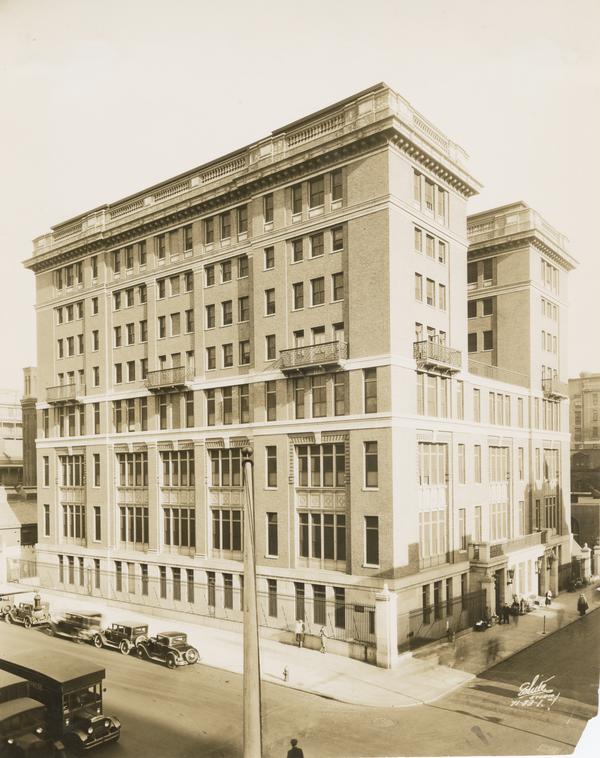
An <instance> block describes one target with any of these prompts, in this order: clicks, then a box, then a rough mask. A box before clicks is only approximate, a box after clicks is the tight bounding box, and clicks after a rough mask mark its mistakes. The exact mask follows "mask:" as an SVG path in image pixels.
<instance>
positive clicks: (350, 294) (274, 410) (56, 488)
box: [26, 85, 571, 645]
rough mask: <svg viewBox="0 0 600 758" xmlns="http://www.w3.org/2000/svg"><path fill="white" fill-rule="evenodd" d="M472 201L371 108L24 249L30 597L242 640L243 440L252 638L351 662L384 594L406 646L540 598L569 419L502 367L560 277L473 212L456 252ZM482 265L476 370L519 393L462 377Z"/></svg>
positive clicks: (564, 530)
mask: <svg viewBox="0 0 600 758" xmlns="http://www.w3.org/2000/svg"><path fill="white" fill-rule="evenodd" d="M478 187H479V185H478V183H477V182H476V181H475V180H474V179H473V178H472V177H471V176H470V174H469V173H468V171H467V168H466V154H465V153H464V151H463V150H462V149H461V148H460V147H458V146H457V145H456V144H454V143H453V142H451V141H450V140H449V139H447V138H446V137H445V136H444V135H443V134H442V133H441V132H440V131H439V130H438V129H437V128H436V127H434V126H433V125H432V124H431V123H429V122H428V121H427V120H426V119H425V118H424V117H423V116H421V115H420V114H419V113H418V112H417V111H415V110H414V109H413V108H412V106H411V105H410V104H409V103H407V102H406V101H405V100H404V99H403V98H402V97H400V96H399V95H397V94H396V93H394V92H393V91H391V90H390V89H389V88H388V87H387V86H385V85H377V86H375V87H373V88H371V89H369V90H366V91H364V92H361V93H358V94H357V95H355V96H353V97H351V98H349V99H347V100H345V101H342V102H340V103H337V104H335V105H333V106H331V107H329V108H327V109H325V110H323V111H320V112H318V113H316V114H313V115H311V116H309V117H307V118H305V119H302V120H300V121H298V122H295V123H293V124H290V125H288V126H286V127H284V128H281V129H278V130H277V131H275V132H273V133H272V134H271V136H269V137H267V138H265V139H264V140H261V141H259V142H257V143H255V144H252V145H250V146H249V147H246V148H244V149H242V150H240V151H238V152H235V153H233V154H230V155H228V156H226V157H224V158H222V159H219V160H217V161H215V162H213V163H211V164H208V165H205V166H201V167H199V168H197V169H193V170H192V171H190V172H188V173H186V174H183V175H181V176H178V177H175V178H174V179H172V180H169V181H167V182H165V183H162V184H160V185H157V186H155V187H151V188H149V189H146V190H144V191H142V192H140V193H138V194H136V195H133V196H131V197H128V198H125V199H124V200H121V201H118V202H116V203H112V204H109V205H106V206H102V207H100V208H97V209H95V210H93V211H91V212H89V213H85V214H83V215H81V216H78V217H76V218H74V219H71V220H69V221H67V222H64V223H62V224H59V225H57V226H55V227H53V229H52V231H51V232H50V233H49V234H47V235H44V236H43V237H39V238H38V239H36V240H35V242H34V255H33V257H32V258H31V259H30V260H29V261H27V263H26V265H27V266H28V267H29V268H30V269H31V270H33V271H34V272H35V274H36V282H37V319H38V387H39V392H38V397H39V402H38V427H39V429H38V433H39V434H38V436H39V439H38V492H39V520H40V542H39V549H38V557H39V570H40V577H41V578H42V581H44V582H47V583H49V584H58V585H60V586H63V587H64V588H65V589H68V590H70V591H79V592H83V593H86V594H90V595H92V596H93V595H95V594H97V595H99V596H100V595H101V596H109V597H111V598H113V599H117V600H123V601H125V602H130V603H133V604H136V605H143V604H150V605H153V606H156V607H160V608H167V609H170V610H171V611H173V610H175V611H182V612H185V611H187V612H193V613H197V614H200V615H205V616H214V617H217V618H229V619H233V620H239V619H241V610H240V607H241V606H240V594H241V592H242V591H243V574H242V570H243V566H242V549H243V545H242V535H243V528H242V524H243V517H244V502H243V496H242V488H241V484H242V482H241V466H240V454H241V448H242V447H243V446H246V445H251V446H252V448H253V450H254V462H255V466H254V469H255V498H256V545H257V562H258V574H259V576H258V582H259V591H260V594H261V609H260V621H261V624H262V625H263V626H265V627H267V626H268V627H271V628H274V629H290V628H292V626H293V623H294V619H295V618H297V617H304V618H305V619H306V621H307V624H308V629H309V631H315V630H316V631H318V629H320V626H321V625H322V624H326V625H327V626H328V627H329V628H330V631H331V632H332V633H333V634H334V636H336V637H337V638H339V639H347V640H359V641H361V642H366V643H367V645H368V644H370V643H372V642H373V641H374V631H375V630H374V612H373V606H374V598H375V594H376V593H377V592H378V591H379V590H381V589H382V588H383V585H384V583H386V584H387V585H388V587H389V588H390V590H392V591H393V593H394V594H395V595H396V596H397V602H398V642H399V644H400V645H402V644H405V643H406V642H407V641H408V640H410V639H411V638H412V637H430V636H433V635H435V634H439V633H441V631H440V630H443V629H445V623H446V620H447V617H448V616H450V617H451V622H452V623H453V624H455V625H458V624H461V625H464V624H467V623H471V621H472V616H473V614H477V613H481V612H482V608H483V607H484V606H486V605H487V606H493V605H494V604H495V603H499V602H502V601H503V600H504V599H505V598H507V597H509V596H510V595H511V594H512V593H513V592H514V593H519V594H530V593H533V592H537V591H538V590H540V591H545V589H546V588H547V587H549V586H552V588H553V590H554V591H557V589H558V564H559V563H568V561H569V555H568V524H569V512H568V509H569V502H568V497H565V498H563V496H562V490H563V489H565V488H567V489H568V463H567V464H565V463H564V460H563V455H565V456H567V457H566V458H565V460H566V461H568V430H567V422H566V417H565V418H563V416H565V412H564V411H562V410H561V408H562V406H563V405H564V404H562V403H561V402H557V404H556V408H557V410H556V411H553V412H552V413H554V415H552V413H550V416H549V417H547V416H546V415H545V414H542V413H541V411H540V408H541V405H540V404H541V403H542V402H543V400H544V398H545V397H548V398H550V395H548V393H547V392H546V390H545V389H543V388H542V384H541V383H540V371H539V370H537V369H536V368H535V367H536V366H537V363H535V361H534V359H533V358H532V359H531V364H530V365H529V366H528V367H527V366H524V365H521V363H519V362H518V361H519V360H520V359H519V357H518V356H514V354H513V353H514V352H517V351H522V352H523V353H527V351H529V350H533V349H534V348H533V343H534V342H535V344H536V345H539V336H538V335H537V334H536V335H535V336H534V334H533V328H532V327H531V323H533V322H536V321H538V320H539V319H538V315H537V314H538V313H539V310H540V303H539V298H540V297H541V296H542V295H541V294H540V293H542V292H543V297H544V298H545V299H547V300H548V301H549V302H552V303H555V304H561V307H562V302H563V301H564V289H562V290H561V298H562V300H561V299H560V298H559V297H558V295H557V293H550V292H546V289H545V285H542V282H540V281H539V272H540V268H539V266H540V263H539V260H540V259H542V260H544V261H545V263H546V264H547V265H553V266H555V267H556V268H558V269H559V270H560V271H561V274H560V277H561V279H565V280H566V275H565V274H566V271H567V270H568V269H569V268H570V266H571V260H570V258H569V257H568V255H567V254H566V253H565V251H564V248H563V246H562V244H557V242H556V240H546V239H545V237H544V235H543V234H542V233H541V232H540V231H539V230H538V231H536V228H535V226H534V227H533V228H532V231H531V238H532V241H531V242H527V245H526V250H525V252H521V251H520V250H517V249H515V252H514V253H512V252H509V253H504V252H503V253H502V254H497V253H496V251H494V252H493V253H490V254H488V253H487V252H485V250H484V248H485V247H486V245H487V244H488V242H489V241H490V239H491V238H488V237H486V238H485V239H486V241H485V242H484V239H483V237H481V235H480V234H479V232H478V230H477V228H476V225H477V224H479V220H478V219H479V216H477V217H475V219H473V220H472V221H471V222H470V226H471V241H472V248H471V251H470V252H469V253H468V238H467V214H466V211H467V200H468V198H469V197H470V196H472V195H473V194H474V193H475V192H477V190H478ZM523 207H524V206H523ZM519 208H521V206H519ZM515 212H517V213H520V210H519V211H515ZM527 213H530V212H529V210H528V209H527ZM493 214H498V215H499V216H506V210H505V209H499V211H494V212H493ZM536 218H537V217H536ZM507 223H508V220H507ZM496 234H498V235H500V230H499V228H498V229H496V228H494V232H493V235H492V237H493V236H494V235H496ZM542 238H543V239H544V245H546V247H543V248H541V247H540V246H539V245H538V241H539V240H541V239H542ZM536 240H537V241H536ZM498 244H499V243H498ZM540 244H541V242H540ZM490 256H491V258H492V259H493V260H494V261H495V262H494V263H493V264H492V272H493V273H492V289H490V290H489V293H488V292H487V291H486V296H487V295H488V294H489V295H492V294H493V298H495V300H496V302H497V303H498V311H497V313H496V314H495V315H493V316H492V319H495V320H496V322H497V333H496V339H497V346H496V347H495V348H494V350H495V352H493V353H490V354H489V355H488V354H487V352H485V353H484V352H483V351H484V349H485V350H486V351H487V344H488V343H484V342H482V350H481V354H480V353H479V352H478V355H477V356H476V357H477V358H478V359H479V361H480V363H483V362H487V363H488V364H494V363H495V364H496V365H497V366H499V367H504V368H506V369H509V370H510V371H514V372H519V371H523V373H525V374H526V377H525V379H523V383H522V384H521V383H520V382H515V381H513V380H512V379H511V377H510V374H504V375H502V374H498V375H496V373H495V372H494V370H493V369H492V368H486V367H484V368H483V369H477V368H475V369H472V370H471V371H469V368H470V367H469V365H467V364H468V360H467V352H468V342H467V340H468V332H467V307H468V296H467V265H468V261H471V262H475V261H479V260H480V259H481V260H483V259H484V258H485V259H486V260H488V259H490ZM507 256H508V257H507ZM536 256H537V258H536ZM534 259H536V260H537V268H535V270H534V268H533V266H534ZM505 260H508V266H505V263H504V261H505ZM511 260H515V261H516V262H518V264H519V267H520V268H519V273H518V274H517V278H518V282H516V283H513V284H512V285H508V284H505V283H504V280H503V279H502V277H504V276H505V274H504V273H503V272H504V269H505V268H509V269H510V261H511ZM477 265H479V264H477ZM487 266H489V264H487V263H484V264H483V269H482V272H481V277H479V273H478V281H477V284H479V283H481V287H482V288H483V287H485V286H487V279H486V275H487V270H488V269H487V268H486V267H487ZM469 271H470V269H469ZM510 275H511V274H510V273H507V274H506V276H507V277H508V276H510ZM494 277H496V278H495V279H494ZM480 278H481V282H479V279H480ZM469 281H470V284H474V283H475V282H474V281H471V275H470V274H469ZM517 285H518V286H517ZM521 286H522V288H523V294H522V297H523V298H524V300H525V301H526V302H527V303H528V304H527V305H526V304H523V312H524V313H525V312H527V314H528V315H527V316H526V318H527V319H528V321H527V324H521V323H518V324H515V325H514V326H513V328H512V329H511V328H510V326H509V325H508V318H509V314H510V310H511V309H512V308H513V305H512V298H514V297H517V298H519V297H521V295H520V294H519V293H520V292H521ZM469 294H470V295H475V292H473V293H469ZM478 294H479V293H478ZM504 299H506V308H507V309H508V311H507V310H504V306H502V308H500V304H501V303H503V302H504ZM536 299H537V300H536ZM535 307H537V312H536V314H534V308H535ZM469 308H471V306H469ZM501 311H502V312H503V313H504V316H503V317H502V318H501ZM480 318H481V319H482V321H481V325H482V330H483V331H486V332H487V331H489V329H487V328H485V329H484V326H485V323H486V322H485V321H483V319H487V318H488V313H487V311H482V312H481V314H480ZM545 318H546V317H545ZM469 331H470V329H469ZM517 337H518V340H519V342H518V348H517V350H515V351H513V350H512V349H509V350H505V348H504V342H503V341H504V340H508V341H510V340H513V339H516V338H517ZM482 339H489V338H487V337H485V338H483V337H482ZM559 347H560V350H561V351H562V350H563V347H564V341H563V342H560V343H558V342H557V349H559ZM536 355H537V354H536ZM535 360H536V361H537V358H536V359H535ZM476 365H478V364H476V362H474V363H473V366H475V367H476ZM547 365H548V366H550V367H554V366H555V367H556V369H557V371H559V369H560V366H561V364H560V362H559V361H558V359H556V360H553V361H552V362H548V363H547ZM525 369H526V370H525ZM500 371H501V368H497V369H496V372H500ZM515 375H516V374H515ZM513 379H514V377H513ZM552 397H555V395H552ZM553 408H554V406H553ZM488 409H489V410H488ZM548 418H551V422H548ZM548 423H551V426H548ZM565 446H566V447H565ZM565 451H566V452H565ZM542 463H543V466H542ZM565 467H566V468H565ZM548 488H550V489H548ZM550 491H551V494H549V493H550ZM543 493H546V494H543ZM538 494H539V497H538ZM542 498H544V500H542ZM552 498H554V499H553V500H552ZM548 499H549V500H548ZM551 566H552V568H550V567H551ZM536 572H537V573H536ZM494 592H495V598H494ZM486 593H487V594H486Z"/></svg>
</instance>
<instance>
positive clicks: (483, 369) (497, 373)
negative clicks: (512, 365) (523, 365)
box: [469, 358, 529, 387]
mask: <svg viewBox="0 0 600 758" xmlns="http://www.w3.org/2000/svg"><path fill="white" fill-rule="evenodd" d="M469 373H471V374H475V375H476V376H482V377H484V378H486V379H494V380H495V381H497V382H506V384H516V385H518V386H519V387H529V377H528V376H527V375H526V374H521V373H519V372H518V371H511V370H510V369H507V368H501V367H500V366H492V365H490V364H488V363H481V361H476V360H474V359H473V358H469Z"/></svg>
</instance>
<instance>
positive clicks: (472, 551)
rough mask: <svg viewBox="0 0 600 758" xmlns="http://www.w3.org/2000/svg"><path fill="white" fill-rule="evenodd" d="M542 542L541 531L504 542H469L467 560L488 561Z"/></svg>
mask: <svg viewBox="0 0 600 758" xmlns="http://www.w3.org/2000/svg"><path fill="white" fill-rule="evenodd" d="M541 543H542V534H541V532H532V534H525V535H523V536H522V537H515V538H514V539H512V540H507V541H506V542H495V543H493V544H490V543H489V542H479V543H471V544H469V560H471V561H475V562H476V563H489V562H490V561H491V560H493V559H495V558H501V557H503V556H505V555H509V554H510V553H515V552H516V551H517V550H525V549H527V548H529V547H535V546H536V545H540V544H541Z"/></svg>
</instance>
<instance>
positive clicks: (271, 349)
mask: <svg viewBox="0 0 600 758" xmlns="http://www.w3.org/2000/svg"><path fill="white" fill-rule="evenodd" d="M265 352H266V356H267V357H266V360H268V361H274V360H275V358H276V357H277V348H276V342H275V335H274V334H267V336H266V337H265Z"/></svg>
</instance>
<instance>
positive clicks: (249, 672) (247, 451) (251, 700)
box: [242, 447, 262, 758]
mask: <svg viewBox="0 0 600 758" xmlns="http://www.w3.org/2000/svg"><path fill="white" fill-rule="evenodd" d="M242 459H243V463H242V465H243V473H244V491H245V494H246V503H245V512H244V758H261V756H262V729H261V693H260V650H259V645H258V611H257V599H256V542H255V522H254V470H253V461H252V448H248V447H245V448H244V449H243V450H242Z"/></svg>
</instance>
